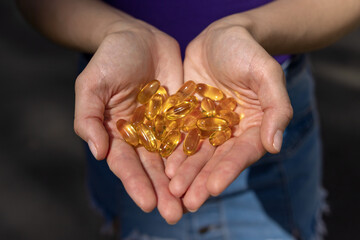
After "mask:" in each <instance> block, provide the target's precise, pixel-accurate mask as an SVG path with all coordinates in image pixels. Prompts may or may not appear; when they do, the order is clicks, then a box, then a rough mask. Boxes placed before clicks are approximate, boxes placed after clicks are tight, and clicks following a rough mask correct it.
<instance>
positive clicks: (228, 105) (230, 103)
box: [219, 97, 237, 111]
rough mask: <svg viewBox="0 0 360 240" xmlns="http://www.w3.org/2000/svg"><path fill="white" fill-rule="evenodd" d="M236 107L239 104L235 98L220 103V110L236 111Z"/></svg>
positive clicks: (225, 99)
mask: <svg viewBox="0 0 360 240" xmlns="http://www.w3.org/2000/svg"><path fill="white" fill-rule="evenodd" d="M236 106H237V102H236V100H235V98H232V97H229V98H224V99H222V100H221V101H220V102H219V109H220V110H229V111H234V110H235V108H236Z"/></svg>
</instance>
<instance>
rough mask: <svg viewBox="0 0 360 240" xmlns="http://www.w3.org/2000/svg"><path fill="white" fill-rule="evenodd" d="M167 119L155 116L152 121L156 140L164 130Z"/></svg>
mask: <svg viewBox="0 0 360 240" xmlns="http://www.w3.org/2000/svg"><path fill="white" fill-rule="evenodd" d="M166 120H167V119H166V118H165V117H164V116H163V115H157V116H156V117H155V119H154V132H155V136H156V138H157V139H160V138H161V136H162V134H163V133H164V131H165V129H166V122H167V121H166Z"/></svg>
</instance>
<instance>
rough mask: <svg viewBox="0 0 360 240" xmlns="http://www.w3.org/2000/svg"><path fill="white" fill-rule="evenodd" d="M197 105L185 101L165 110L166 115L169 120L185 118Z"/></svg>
mask: <svg viewBox="0 0 360 240" xmlns="http://www.w3.org/2000/svg"><path fill="white" fill-rule="evenodd" d="M194 107H195V105H194V103H192V102H187V101H183V102H180V103H178V104H176V105H175V106H173V107H171V108H169V109H168V110H167V111H166V112H165V117H166V118H167V119H169V120H177V119H179V118H183V117H185V116H186V115H188V114H189V113H190V112H191V111H192V110H193V109H194Z"/></svg>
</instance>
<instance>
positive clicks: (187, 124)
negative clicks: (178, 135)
mask: <svg viewBox="0 0 360 240" xmlns="http://www.w3.org/2000/svg"><path fill="white" fill-rule="evenodd" d="M181 119H182V122H181V126H180V127H181V130H183V131H184V132H188V131H190V130H191V129H194V128H196V122H197V118H196V117H195V116H193V115H191V114H189V115H187V116H186V117H184V118H181Z"/></svg>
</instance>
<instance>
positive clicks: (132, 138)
mask: <svg viewBox="0 0 360 240" xmlns="http://www.w3.org/2000/svg"><path fill="white" fill-rule="evenodd" d="M116 128H117V129H118V131H119V132H120V134H121V136H122V137H123V139H124V140H125V142H127V143H128V144H130V145H133V146H134V147H136V146H137V145H138V144H139V137H138V135H137V133H136V130H135V128H134V127H133V125H131V123H129V122H127V121H126V120H124V119H119V120H118V121H117V122H116Z"/></svg>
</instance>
